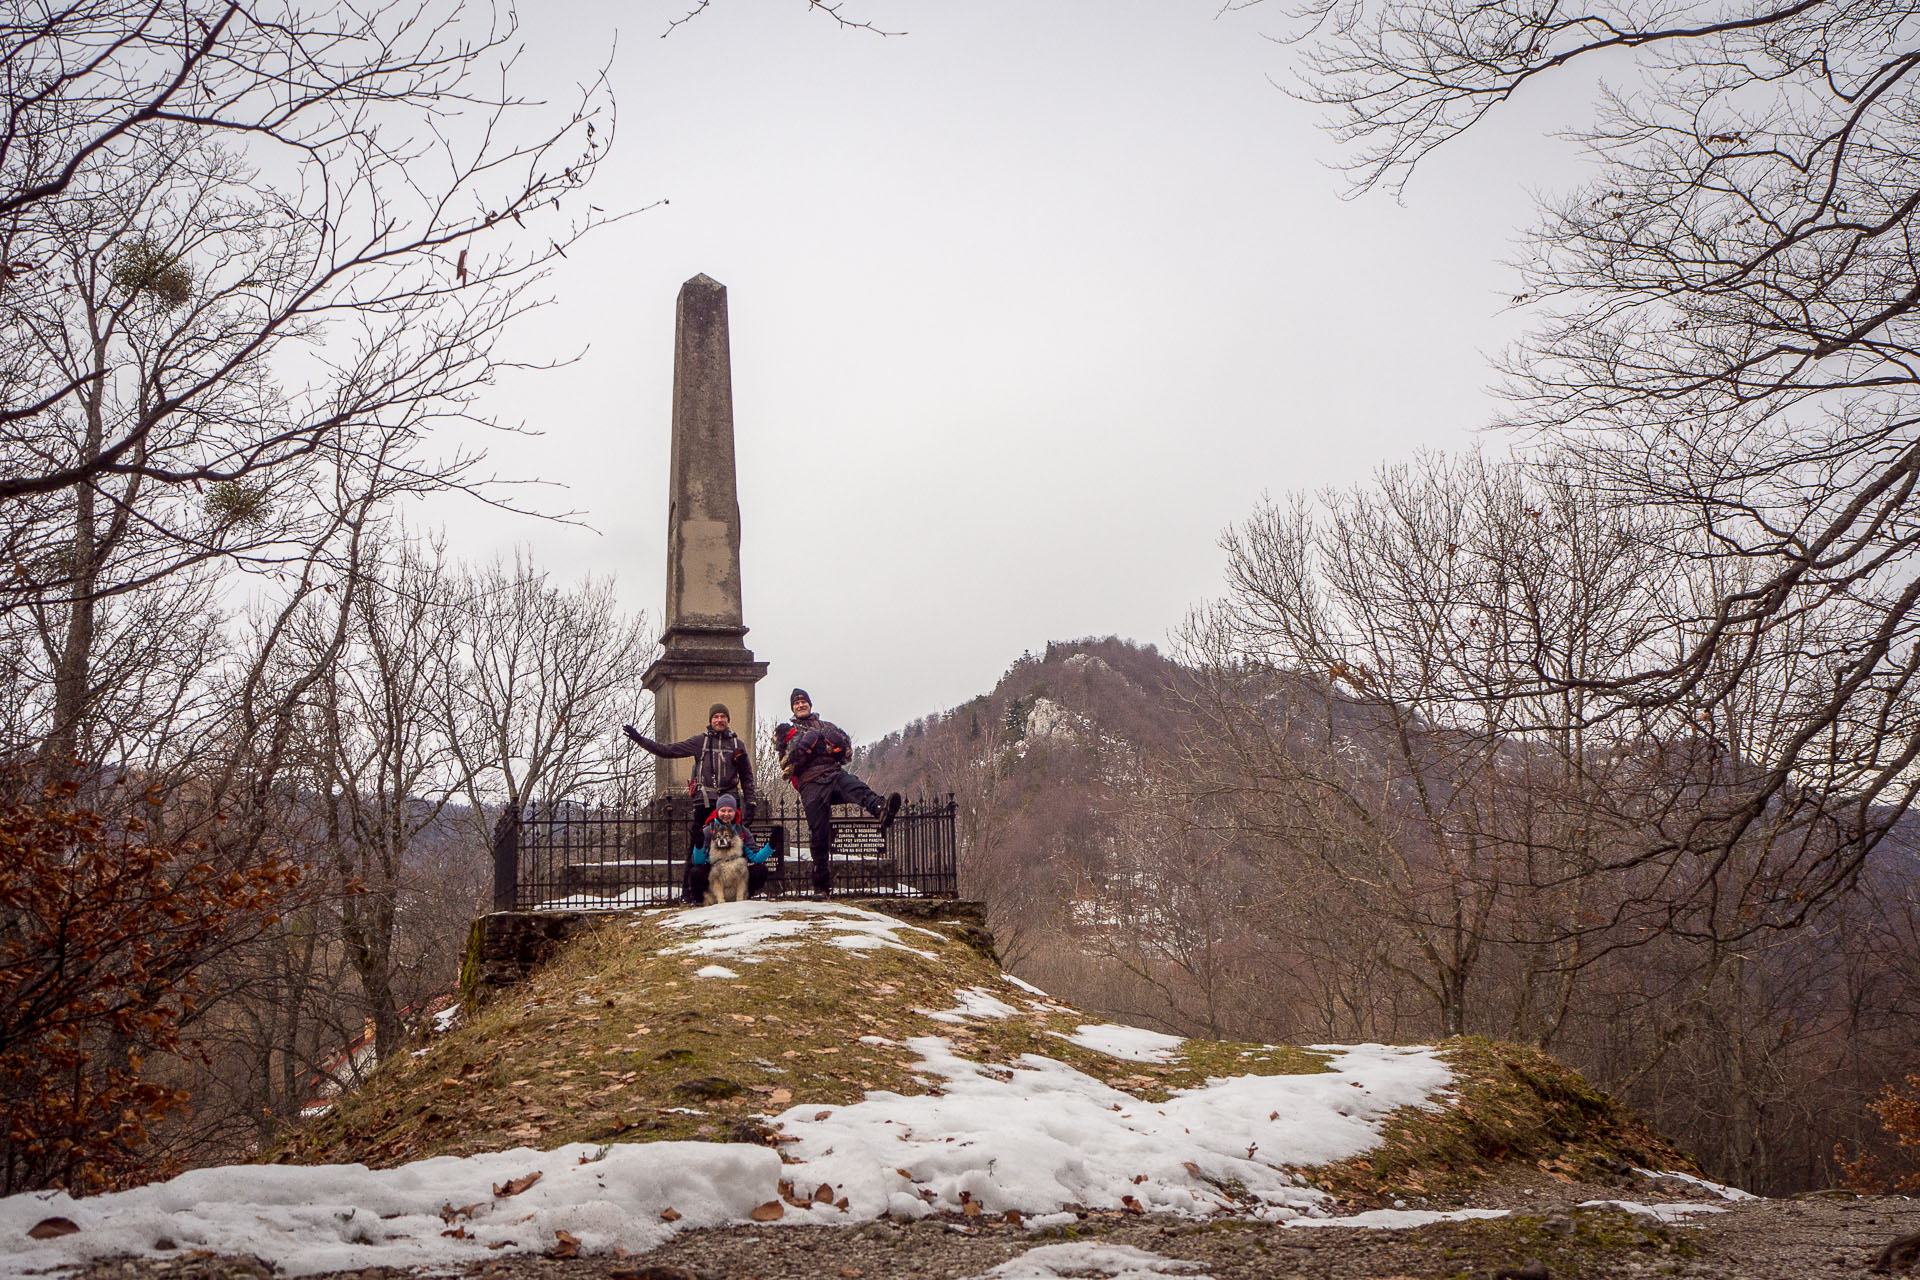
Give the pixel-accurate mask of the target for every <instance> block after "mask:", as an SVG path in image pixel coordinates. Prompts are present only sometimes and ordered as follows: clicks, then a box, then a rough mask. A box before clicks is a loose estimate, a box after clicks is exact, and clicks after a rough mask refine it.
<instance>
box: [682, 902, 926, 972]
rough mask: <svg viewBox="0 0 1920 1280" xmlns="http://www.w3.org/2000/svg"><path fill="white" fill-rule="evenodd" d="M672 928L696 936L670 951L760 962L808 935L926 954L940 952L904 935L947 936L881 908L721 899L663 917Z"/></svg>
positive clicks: (853, 945) (849, 945)
mask: <svg viewBox="0 0 1920 1280" xmlns="http://www.w3.org/2000/svg"><path fill="white" fill-rule="evenodd" d="M661 923H662V924H664V925H666V926H667V927H668V928H670V929H679V930H681V931H683V932H686V933H691V934H694V935H696V936H695V937H694V938H693V939H692V940H691V941H689V942H683V943H680V944H679V945H677V946H672V947H668V948H666V950H665V954H667V955H694V956H726V957H731V958H734V959H738V960H743V961H745V962H747V963H749V964H754V963H758V962H759V961H761V960H764V959H766V958H767V957H768V954H769V953H771V952H775V951H780V950H784V949H786V948H789V947H792V946H794V945H795V944H796V943H797V942H798V941H799V939H801V938H802V937H805V936H807V935H809V934H812V935H815V936H821V937H824V940H825V941H827V942H829V943H831V944H833V945H834V946H839V947H846V948H848V949H850V950H855V951H870V950H878V949H883V948H889V947H891V948H894V949H896V950H900V951H911V952H912V953H913V954H914V955H917V956H920V957H922V958H923V959H927V960H933V959H936V958H937V957H936V956H935V954H934V953H933V952H931V951H922V950H920V949H919V948H918V947H911V946H908V945H907V944H906V943H905V942H903V941H902V940H901V935H902V934H921V935H923V936H925V937H928V938H932V939H934V940H936V941H940V942H944V941H946V939H945V938H943V937H942V936H941V935H940V934H937V933H935V932H933V931H932V930H931V929H922V928H920V927H919V926H918V925H911V924H907V923H905V922H904V921H900V920H896V919H894V918H893V917H892V916H883V915H881V914H880V913H879V912H877V911H863V910H861V909H860V908H859V907H849V906H837V905H835V904H834V903H831V902H786V901H779V902H768V901H765V900H759V901H756V900H753V899H749V900H748V901H746V902H722V903H718V904H716V905H714V906H711V907H695V908H692V909H690V910H687V911H681V912H677V913H675V914H673V915H671V916H668V917H666V918H665V919H664V920H662V921H661Z"/></svg>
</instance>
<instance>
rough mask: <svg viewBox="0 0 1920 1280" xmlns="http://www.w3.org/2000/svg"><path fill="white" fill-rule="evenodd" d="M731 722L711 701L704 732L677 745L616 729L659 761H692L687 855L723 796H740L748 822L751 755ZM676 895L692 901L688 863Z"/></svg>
mask: <svg viewBox="0 0 1920 1280" xmlns="http://www.w3.org/2000/svg"><path fill="white" fill-rule="evenodd" d="M732 718H733V716H732V713H731V712H729V711H728V710H727V706H726V704H725V703H724V702H716V703H714V704H713V706H711V707H709V708H708V709H707V728H706V732H704V733H696V734H694V735H693V736H692V737H691V738H686V739H683V740H681V741H679V742H664V743H663V742H655V741H654V740H653V739H652V738H649V737H648V736H647V735H646V734H644V733H642V732H640V731H639V730H638V729H636V728H634V727H633V726H632V725H630V724H623V725H621V726H620V728H621V729H622V730H624V731H625V732H626V735H627V736H628V737H629V738H632V739H633V740H634V741H635V742H637V743H639V744H640V745H641V746H642V747H644V748H645V749H646V750H648V751H651V752H652V753H653V754H654V755H656V756H659V757H660V758H661V759H662V760H684V759H686V758H687V757H689V756H691V757H693V777H692V778H691V779H689V780H688V783H687V792H688V794H689V795H691V796H692V797H693V799H694V806H693V809H694V813H693V824H692V827H691V828H690V830H689V831H688V836H689V839H688V842H687V849H688V851H689V852H691V851H692V850H694V849H696V848H699V847H700V844H701V829H702V828H704V827H705V826H706V825H707V819H708V818H711V817H712V816H713V810H714V805H715V803H716V802H718V800H719V799H720V797H721V796H723V795H736V796H738V797H740V810H741V814H742V819H741V820H742V821H743V822H752V821H753V755H752V753H751V752H749V751H748V750H747V744H746V743H744V742H742V741H740V735H739V734H737V733H735V732H734V731H733V729H732V728H731V727H730V723H731V721H732ZM681 896H682V897H683V898H684V899H686V900H687V901H689V902H692V901H696V900H697V899H696V898H695V897H694V893H693V864H692V863H691V862H689V863H688V864H687V875H686V878H685V882H684V883H683V885H682V889H681Z"/></svg>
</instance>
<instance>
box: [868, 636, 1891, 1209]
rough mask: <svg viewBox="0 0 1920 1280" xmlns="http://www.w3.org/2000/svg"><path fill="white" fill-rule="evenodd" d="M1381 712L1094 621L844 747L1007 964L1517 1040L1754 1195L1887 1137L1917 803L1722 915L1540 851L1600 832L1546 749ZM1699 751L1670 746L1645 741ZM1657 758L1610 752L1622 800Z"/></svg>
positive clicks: (1313, 1026)
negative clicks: (1721, 928)
mask: <svg viewBox="0 0 1920 1280" xmlns="http://www.w3.org/2000/svg"><path fill="white" fill-rule="evenodd" d="M1392 711H1393V708H1391V707H1389V706H1385V705H1382V703H1381V702H1380V701H1379V700H1376V699H1370V698H1367V697H1364V696H1355V695H1354V694H1353V693H1352V692H1351V691H1350V690H1348V689H1343V688H1339V687H1337V686H1335V685H1333V684H1332V683H1331V682H1330V681H1328V680H1327V679H1325V678H1320V679H1313V678H1309V677H1307V676H1303V675H1299V674H1292V673H1289V674H1286V675H1284V676H1283V677H1270V678H1265V679H1261V680H1257V681H1256V680H1254V679H1252V678H1250V677H1249V676H1248V674H1247V673H1246V672H1244V671H1243V672H1235V673H1231V674H1223V673H1222V672H1219V671H1217V670H1205V669H1201V668H1198V667H1189V666H1185V665H1182V664H1181V663H1178V662H1176V661H1174V660H1172V659H1170V658H1168V657H1167V656H1165V655H1163V654H1161V653H1159V652H1158V651H1156V650H1155V649H1154V648H1153V647H1152V646H1138V645H1134V644H1131V643H1128V642H1126V641H1123V640H1118V639H1113V638H1108V639H1100V640H1091V639H1090V640H1082V641H1075V642H1071V643H1058V644H1050V645H1048V646H1047V648H1046V651H1045V652H1044V653H1043V654H1041V655H1038V656H1036V655H1033V654H1027V655H1025V656H1023V657H1022V658H1021V659H1020V660H1019V661H1017V662H1015V663H1014V664H1013V666H1012V667H1010V668H1009V669H1008V671H1007V673H1006V674H1005V676H1004V677H1002V679H1001V680H1000V682H999V683H998V684H997V685H996V686H995V687H994V688H993V689H992V690H991V691H989V692H987V693H984V694H982V695H981V696H979V697H977V698H975V699H972V700H971V701H969V702H966V703H963V704H961V705H960V706H958V707H955V708H953V709H952V710H950V711H947V712H944V713H941V714H938V715H933V716H929V717H927V718H925V719H923V720H919V721H916V722H914V723H912V724H909V725H908V726H906V727H905V728H904V729H903V730H901V731H900V732H897V733H894V734H890V735H888V736H887V737H885V738H882V739H880V740H879V741H877V742H874V743H872V744H871V745H869V746H867V747H866V748H864V752H863V755H864V759H863V760H862V762H861V767H862V768H863V769H865V770H867V771H868V772H869V774H870V776H871V777H872V779H873V780H874V782H875V784H876V785H883V786H886V787H894V788H899V789H901V790H903V791H907V792H909V793H913V792H921V793H926V794H934V793H941V794H944V793H946V792H949V791H951V792H953V793H954V795H955V796H956V798H957V800H958V802H959V812H960V819H961V823H962V834H963V840H964V849H965V853H964V862H963V868H962V876H963V891H964V892H965V893H967V894H969V895H973V896H978V897H980V898H982V899H983V900H984V901H985V902H986V903H987V906H988V910H989V913H990V919H991V921H992V924H993V927H994V931H995V935H996V937H997V938H999V940H1000V942H1001V945H1002V947H1003V949H1004V952H1005V954H1006V956H1007V958H1008V960H1009V962H1010V964H1011V966H1012V967H1013V968H1014V970H1015V971H1016V972H1018V973H1020V974H1022V975H1023V976H1025V977H1028V978H1030V979H1032V980H1033V981H1035V982H1038V983H1039V984H1040V985H1042V986H1044V987H1046V988H1047V989H1048V990H1052V991H1057V992H1059V993H1060V994H1061V995H1062V996H1063V998H1067V999H1071V1000H1073V1001H1075V1002H1076V1003H1078V1004H1081V1005H1082V1006H1084V1007H1087V1008H1091V1009H1097V1010H1100V1011H1102V1012H1105V1013H1108V1014H1111V1015H1113V1016H1116V1017H1126V1018H1130V1019H1135V1020H1142V1021H1144V1022H1146V1023H1148V1024H1150V1025H1154V1026H1158V1027H1163V1028H1165V1029H1167V1030H1169V1031H1174V1032H1178V1033H1182V1034H1191V1035H1203V1036H1210V1037H1225V1038H1233V1039H1247V1040H1261V1041H1274V1042H1291V1043H1313V1042H1316V1041H1332V1040H1342V1041H1351V1040H1366V1039H1379V1040H1385V1041H1390V1042H1392V1041H1410V1040H1419V1039H1424V1038H1430V1037H1435V1036H1439V1035H1442V1034H1446V1033H1448V1032H1453V1031H1465V1032H1467V1033H1475V1034H1485V1035H1490V1036H1495V1037H1501V1038H1509V1039H1515V1040H1521V1041H1528V1042H1532V1043H1536V1044H1539V1045H1541V1046H1543V1047H1545V1048H1546V1049H1548V1050H1549V1051H1551V1052H1553V1053H1554V1054H1556V1055H1558V1056H1559V1057H1561V1058H1562V1059H1563V1060H1565V1061H1567V1062H1568V1063H1570V1064H1571V1065H1574V1066H1576V1067H1577V1068H1579V1069H1580V1070H1582V1071H1584V1072H1586V1073H1587V1074H1588V1075H1590V1076H1591V1077H1592V1078H1593V1079H1594V1080H1595V1081H1596V1083H1598V1084H1599V1085H1601V1086H1602V1087H1604V1088H1607V1089H1609V1090H1611V1091H1614V1092H1617V1093H1618V1094H1620V1095H1621V1096H1623V1097H1624V1098H1626V1099H1627V1100H1629V1101H1630V1102H1632V1103H1633V1104H1634V1105H1636V1106H1638V1107H1639V1108H1641V1109H1642V1110H1643V1111H1644V1112H1645V1113H1647V1114H1648V1115H1649V1116H1650V1118H1651V1119H1652V1120H1653V1121H1654V1123H1656V1124H1657V1125H1659V1126H1660V1127H1661V1128H1662V1129H1663V1130H1665V1131H1667V1132H1670V1133H1673V1134H1674V1135H1675V1136H1676V1137H1677V1138H1678V1139H1679V1140H1680V1142H1681V1143H1682V1145H1683V1146H1685V1147H1686V1148H1688V1149H1689V1150H1691V1151H1693V1152H1694V1153H1695V1154H1696V1155H1698V1156H1699V1158H1700V1159H1701V1160H1702V1161H1703V1163H1704V1164H1705V1166H1706V1167H1707V1168H1708V1170H1709V1172H1710V1173H1711V1174H1712V1175H1713V1176H1715V1177H1720V1178H1725V1179H1727V1180H1730V1181H1734V1182H1737V1183H1739V1184H1741V1185H1746V1186H1751V1187H1754V1188H1755V1189H1756V1190H1770V1191H1787V1190H1793V1189H1800V1188H1805V1187H1809V1186H1814V1185H1826V1184H1828V1183H1830V1182H1831V1181H1832V1180H1833V1179H1835V1178H1836V1177H1838V1176H1839V1175H1840V1171H1839V1170H1838V1169H1837V1168H1836V1166H1835V1164H1834V1161H1835V1156H1836V1144H1843V1145H1844V1147H1845V1149H1846V1151H1847V1152H1848V1153H1849V1155H1853V1156H1857V1155H1858V1154H1859V1153H1860V1152H1861V1151H1863V1150H1864V1151H1867V1152H1872V1151H1876V1150H1882V1149H1883V1147H1884V1145H1885V1143H1886V1135H1885V1134H1884V1133H1883V1132H1882V1131H1881V1129H1880V1126H1879V1122H1878V1117H1877V1115H1876V1114H1875V1113H1873V1112H1871V1111H1870V1110H1869V1107H1870V1104H1871V1103H1872V1102H1873V1101H1874V1099H1875V1098H1876V1097H1877V1096H1878V1095H1879V1094H1880V1092H1881V1090H1882V1089H1883V1088H1884V1087H1886V1086H1887V1085H1889V1084H1897V1083H1898V1082H1899V1081H1900V1079H1901V1078H1902V1076H1903V1075H1904V1074H1905V1073H1907V1072H1911V1071H1913V1070H1915V1069H1916V1068H1920V1051H1917V1047H1916V1045H1915V1043H1914V1041H1913V1037H1912V1036H1911V1034H1910V1032H1909V1028H1911V1026H1912V1025H1913V1021H1912V1019H1913V1018H1914V1016H1915V1013H1916V1011H1920V1010H1917V1005H1920V966H1917V965H1916V959H1915V957H1916V955H1920V895H1917V894H1916V886H1917V884H1920V877H1916V875H1915V863H1914V855H1913V842H1912V839H1911V829H1910V827H1909V826H1908V825H1907V824H1901V825H1900V826H1897V827H1896V828H1895V829H1894V831H1893V833H1892V835H1890V836H1889V837H1888V838H1887V839H1886V840H1884V841H1882V842H1881V843H1880V844H1879V845H1878V846H1877V848H1876V849H1875V851H1874V853H1873V856H1872V857H1871V858H1870V859H1869V860H1868V861H1867V863H1866V866H1865V868H1864V870H1863V872H1862V874H1861V875H1860V876H1859V877H1858V878H1857V880H1855V881H1853V882H1852V883H1851V884H1850V885H1849V886H1848V887H1847V888H1846V889H1845V890H1844V891H1843V892H1839V893H1837V894H1835V895H1833V896H1832V898H1831V899H1830V900H1829V901H1827V902H1825V903H1823V904H1822V905H1820V906H1819V907H1818V908H1817V909H1816V910H1813V911H1811V912H1809V913H1808V915H1807V918H1806V919H1805V921H1804V922H1802V923H1798V924H1793V923H1790V922H1789V921H1788V920H1786V919H1784V918H1783V919H1781V920H1778V921H1775V922H1772V924H1771V927H1766V928H1762V929H1759V930H1757V931H1755V932H1752V933H1750V934H1749V935H1747V936H1746V937H1745V938H1744V939H1742V940H1739V941H1732V942H1729V941H1717V940H1715V939H1713V938H1712V937H1709V936H1702V934H1703V933H1704V932H1705V931H1703V930H1697V929H1691V928H1688V927H1686V919H1685V918H1686V913H1687V911H1689V910H1691V909H1694V908H1692V907H1691V906H1690V905H1689V904H1686V903H1683V902H1681V901H1679V900H1678V895H1679V890H1678V889H1677V888H1675V887H1673V886H1671V885H1670V884H1667V883H1665V882H1663V880H1662V879H1661V877H1658V876H1654V875H1645V876H1635V875H1602V874H1589V875H1585V876H1580V875H1572V874H1555V867H1556V863H1555V859H1556V858H1564V856H1565V850H1564V848H1563V847H1562V845H1563V844H1564V843H1565V842H1566V841H1567V840H1569V839H1588V838H1590V837H1589V836H1588V835H1586V834H1585V833H1584V832H1581V831H1580V828H1579V827H1578V826H1577V825H1575V824H1573V823H1571V822H1570V821H1569V820H1568V815H1569V814H1573V813H1577V812H1578V809H1577V807H1576V806H1575V805H1574V804H1573V803H1572V801H1571V800H1570V799H1569V797H1568V796H1567V795H1566V794H1565V792H1564V789H1560V790H1556V789H1555V787H1554V780H1555V779H1556V778H1558V777H1560V776H1561V775H1559V774H1557V773H1556V772H1555V771H1554V770H1553V769H1552V768H1551V767H1550V765H1551V762H1552V759H1553V752H1552V749H1551V744H1543V743H1541V742H1537V741H1532V742H1529V741H1509V742H1506V743H1503V744H1502V746H1501V750H1500V753H1499V754H1498V757H1497V759H1496V760H1495V761H1494V762H1493V764H1492V765H1490V766H1489V767H1488V768H1487V769H1486V770H1485V771H1484V772H1483V773H1481V774H1480V775H1478V776H1477V777H1476V776H1464V777H1463V774H1462V772H1461V771H1460V770H1458V768H1457V767H1456V766H1457V761H1458V757H1459V754H1460V753H1459V748H1458V744H1457V743H1455V742H1452V741H1450V740H1449V738H1448V736H1447V735H1444V734H1441V733H1438V732H1436V731H1434V730H1432V729H1431V727H1430V726H1424V725H1421V724H1419V723H1418V722H1417V721H1413V722H1410V721H1409V720H1407V719H1406V718H1403V717H1396V716H1395V715H1393V714H1392ZM1243 713H1244V714H1243ZM1410 724H1411V728H1409V725H1410ZM1688 750H1689V748H1688V746H1687V744H1680V743H1668V744H1662V747H1661V753H1659V754H1660V759H1661V761H1662V766H1663V767H1666V766H1665V762H1666V761H1667V760H1668V759H1669V758H1670V757H1671V756H1675V755H1678V756H1685V755H1686V754H1687V752H1688ZM1649 758H1652V756H1651V755H1650V756H1649ZM1415 764H1419V765H1420V766H1422V767H1421V768H1415V767H1414V765H1415ZM1657 773H1658V770H1656V769H1654V768H1652V767H1650V766H1649V765H1648V764H1647V763H1646V761H1644V760H1642V761H1638V762H1634V764H1633V767H1632V768H1631V769H1629V768H1626V767H1616V768H1615V770H1614V772H1613V774H1612V775H1611V777H1610V785H1611V786H1612V787H1613V788H1614V789H1613V790H1612V791H1611V792H1610V795H1611V797H1612V803H1613V804H1614V805H1619V804H1622V803H1624V802H1626V801H1627V800H1629V799H1630V798H1631V797H1629V796H1628V795H1627V794H1626V791H1627V788H1628V787H1629V786H1630V785H1631V784H1632V781H1633V778H1634V777H1635V776H1639V777H1640V778H1641V779H1642V781H1641V783H1640V785H1641V786H1642V787H1643V789H1644V790H1646V791H1652V790H1654V789H1655V788H1654V787H1653V784H1652V782H1651V781H1649V780H1648V779H1649V778H1650V777H1652V776H1655V775H1657ZM1495 792H1497V793H1498V794H1494V793H1495ZM1520 810H1524V816H1525V821H1524V822H1517V821H1515V820H1514V819H1513V817H1512V815H1513V814H1514V813H1515V812H1516V811H1520ZM1436 812H1439V813H1440V815H1441V816H1440V817H1439V818H1438V819H1437V820H1435V819H1433V818H1430V817H1429V815H1431V814H1434V813H1436ZM1596 821H1597V819H1596ZM1436 826H1439V827H1442V828H1444V830H1442V831H1439V832H1436V830H1435V829H1434V828H1435V827H1436ZM1576 833H1577V834H1576ZM1475 835H1478V836H1479V837H1480V838H1479V840H1478V841H1477V843H1476V842H1475V841H1474V840H1473V839H1472V838H1471V837H1473V836H1475ZM1447 837H1451V838H1453V839H1456V840H1458V841H1459V842H1460V845H1462V846H1464V847H1465V848H1466V849H1467V850H1468V854H1467V855H1466V856H1461V855H1460V853H1459V852H1458V849H1457V848H1441V847H1438V841H1439V840H1440V839H1441V838H1447ZM1463 837H1465V838H1463ZM1559 865H1564V863H1562V864H1559ZM1757 901H1758V898H1757V895H1756V894H1750V895H1749V901H1748V902H1746V903H1743V902H1741V901H1739V900H1737V899H1736V900H1733V901H1730V902H1727V903H1725V904H1723V906H1724V907H1725V909H1727V910H1730V911H1732V912H1735V913H1737V912H1740V911H1742V910H1753V909H1755V908H1754V906H1753V903H1755V902H1757ZM1663 922H1670V927H1662V925H1663Z"/></svg>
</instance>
